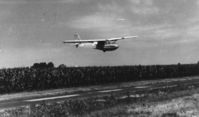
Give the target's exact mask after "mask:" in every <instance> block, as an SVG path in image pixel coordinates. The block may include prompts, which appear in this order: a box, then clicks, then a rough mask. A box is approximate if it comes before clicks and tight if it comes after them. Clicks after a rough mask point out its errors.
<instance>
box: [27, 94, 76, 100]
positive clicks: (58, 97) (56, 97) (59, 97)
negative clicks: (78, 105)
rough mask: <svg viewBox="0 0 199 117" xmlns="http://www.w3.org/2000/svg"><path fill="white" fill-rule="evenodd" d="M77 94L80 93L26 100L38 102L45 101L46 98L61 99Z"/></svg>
mask: <svg viewBox="0 0 199 117" xmlns="http://www.w3.org/2000/svg"><path fill="white" fill-rule="evenodd" d="M76 96H79V94H72V95H64V96H54V97H46V98H37V99H30V100H26V102H37V101H44V100H53V99H61V98H70V97H76Z"/></svg>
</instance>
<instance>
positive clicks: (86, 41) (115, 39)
mask: <svg viewBox="0 0 199 117" xmlns="http://www.w3.org/2000/svg"><path fill="white" fill-rule="evenodd" d="M136 37H137V36H125V37H119V38H109V39H88V40H65V41H63V43H93V42H100V41H118V40H123V39H130V38H136Z"/></svg>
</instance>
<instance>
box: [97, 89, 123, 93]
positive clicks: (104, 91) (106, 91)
mask: <svg viewBox="0 0 199 117" xmlns="http://www.w3.org/2000/svg"><path fill="white" fill-rule="evenodd" d="M121 90H122V89H113V90H103V91H98V92H100V93H108V92H115V91H121Z"/></svg>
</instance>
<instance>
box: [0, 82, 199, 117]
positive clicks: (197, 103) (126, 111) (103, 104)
mask: <svg viewBox="0 0 199 117" xmlns="http://www.w3.org/2000/svg"><path fill="white" fill-rule="evenodd" d="M197 115H199V86H198V84H193V85H183V84H181V85H179V86H178V87H175V88H173V87H164V88H160V89H152V90H147V91H144V92H140V93H137V94H133V93H132V92H122V93H110V94H107V95H103V96H93V97H85V98H80V99H71V100H65V101H61V102H53V103H49V102H42V103H40V104H33V105H26V106H23V107H15V108H9V109H2V110H1V111H0V117H27V116H30V117H58V116H59V117H65V116H69V117H82V116H84V117H112V116H114V117H123V116H125V117H128V116H129V117H132V116H133V117H193V116H196V117H197Z"/></svg>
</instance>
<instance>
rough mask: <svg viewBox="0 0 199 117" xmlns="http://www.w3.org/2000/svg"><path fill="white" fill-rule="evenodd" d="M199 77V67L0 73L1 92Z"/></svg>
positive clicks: (38, 68) (38, 66)
mask: <svg viewBox="0 0 199 117" xmlns="http://www.w3.org/2000/svg"><path fill="white" fill-rule="evenodd" d="M196 75H199V64H180V63H178V64H176V65H148V66H142V65H138V66H112V67H109V66H104V67H66V66H65V65H60V66H59V67H54V64H53V63H52V62H50V63H48V64H47V63H35V64H34V65H33V66H31V67H24V68H11V69H1V70H0V93H1V94H3V93H13V92H20V91H33V90H45V89H55V88H65V87H77V86H88V85H100V84H106V83H116V82H127V81H140V80H153V79H163V78H176V77H178V78H181V77H184V76H196Z"/></svg>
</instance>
